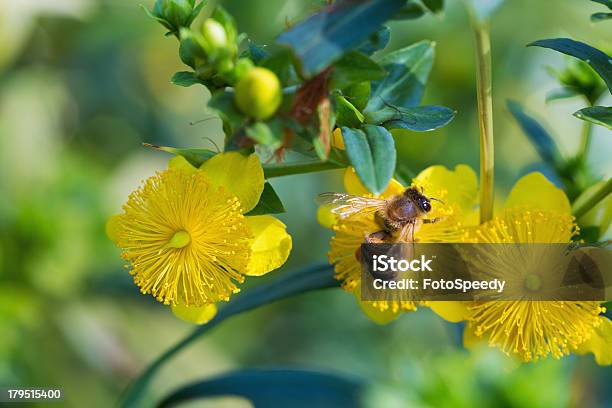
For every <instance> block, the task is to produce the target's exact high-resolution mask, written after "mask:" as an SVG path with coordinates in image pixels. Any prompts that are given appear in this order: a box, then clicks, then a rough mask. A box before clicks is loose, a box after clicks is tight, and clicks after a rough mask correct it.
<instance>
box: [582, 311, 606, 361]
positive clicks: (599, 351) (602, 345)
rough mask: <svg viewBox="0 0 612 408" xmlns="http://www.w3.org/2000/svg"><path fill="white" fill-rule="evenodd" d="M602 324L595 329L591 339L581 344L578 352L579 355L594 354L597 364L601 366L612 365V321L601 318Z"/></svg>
mask: <svg viewBox="0 0 612 408" xmlns="http://www.w3.org/2000/svg"><path fill="white" fill-rule="evenodd" d="M600 320H601V323H600V324H599V326H597V327H595V331H594V333H593V335H592V336H591V338H590V339H589V340H587V341H586V342H584V343H582V344H580V345H579V346H578V349H577V350H576V353H577V354H586V353H593V354H594V355H595V362H596V363H597V364H599V365H611V364H612V347H610V344H612V321H610V319H608V318H606V317H603V316H602V317H600Z"/></svg>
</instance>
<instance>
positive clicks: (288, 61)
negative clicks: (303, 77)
mask: <svg viewBox="0 0 612 408" xmlns="http://www.w3.org/2000/svg"><path fill="white" fill-rule="evenodd" d="M259 65H261V66H262V67H265V68H268V69H269V70H270V71H272V72H274V73H275V74H276V76H277V77H278V79H279V80H280V82H281V83H282V84H283V85H285V86H286V85H291V84H295V83H297V82H298V76H297V73H296V72H295V67H294V64H293V54H292V53H291V50H289V49H287V48H280V49H278V50H276V52H274V53H272V54H269V55H268V56H267V57H265V58H264V59H262V60H261V61H260V62H259Z"/></svg>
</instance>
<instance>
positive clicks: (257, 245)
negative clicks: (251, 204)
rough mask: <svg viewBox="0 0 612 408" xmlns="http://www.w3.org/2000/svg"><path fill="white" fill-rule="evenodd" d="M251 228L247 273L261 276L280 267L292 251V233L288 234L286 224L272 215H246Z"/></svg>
mask: <svg viewBox="0 0 612 408" xmlns="http://www.w3.org/2000/svg"><path fill="white" fill-rule="evenodd" d="M246 220H247V224H248V225H249V227H250V228H251V233H252V234H253V237H254V238H253V241H252V243H251V249H252V253H251V258H250V259H249V265H248V266H247V270H246V272H245V274H246V275H251V276H261V275H265V274H266V273H268V272H270V271H272V270H274V269H276V268H279V267H280V266H281V265H282V264H284V263H285V261H286V260H287V257H288V256H289V252H291V235H289V234H287V231H286V227H285V224H283V223H282V222H281V221H279V220H278V219H277V218H274V217H273V216H271V215H257V216H252V217H246Z"/></svg>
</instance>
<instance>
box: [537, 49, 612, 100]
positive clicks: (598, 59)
mask: <svg viewBox="0 0 612 408" xmlns="http://www.w3.org/2000/svg"><path fill="white" fill-rule="evenodd" d="M527 46H529V47H531V46H537V47H544V48H550V49H551V50H555V51H558V52H561V53H563V54H567V55H570V56H572V57H575V58H578V59H581V60H583V61H584V62H586V63H588V64H589V65H590V66H591V67H592V68H593V69H594V70H595V71H596V72H597V73H598V74H599V76H600V77H601V78H602V79H603V80H604V81H605V82H606V84H607V85H608V89H609V90H610V92H611V93H612V59H611V58H610V56H608V54H606V53H605V52H603V51H600V50H598V49H597V48H593V47H591V46H590V45H588V44H585V43H582V42H580V41H574V40H571V39H569V38H553V39H548V40H539V41H535V42H532V43H531V44H528V45H527Z"/></svg>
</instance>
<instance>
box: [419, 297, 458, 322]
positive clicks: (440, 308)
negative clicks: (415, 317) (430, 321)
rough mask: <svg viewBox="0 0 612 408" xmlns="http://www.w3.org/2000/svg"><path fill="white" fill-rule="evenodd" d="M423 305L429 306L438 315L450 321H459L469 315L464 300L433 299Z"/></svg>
mask: <svg viewBox="0 0 612 408" xmlns="http://www.w3.org/2000/svg"><path fill="white" fill-rule="evenodd" d="M425 306H427V307H429V308H430V309H431V310H433V311H434V312H435V313H436V314H437V315H438V316H440V317H441V318H443V319H444V320H446V321H448V322H451V323H457V322H461V321H463V320H467V319H468V317H469V310H468V308H467V307H466V305H465V303H464V302H455V301H434V302H427V303H426V304H425Z"/></svg>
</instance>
